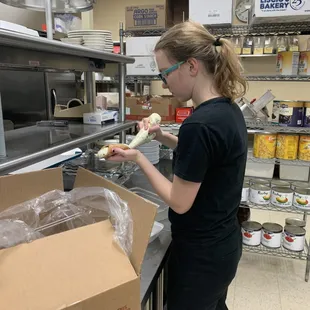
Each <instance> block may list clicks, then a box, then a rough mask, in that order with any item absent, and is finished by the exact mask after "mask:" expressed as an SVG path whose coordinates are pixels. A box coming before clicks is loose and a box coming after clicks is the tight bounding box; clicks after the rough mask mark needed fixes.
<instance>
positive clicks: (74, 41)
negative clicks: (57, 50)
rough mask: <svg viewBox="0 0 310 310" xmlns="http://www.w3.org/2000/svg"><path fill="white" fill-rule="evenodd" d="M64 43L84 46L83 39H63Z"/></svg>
mask: <svg viewBox="0 0 310 310" xmlns="http://www.w3.org/2000/svg"><path fill="white" fill-rule="evenodd" d="M60 40H61V41H62V42H63V43H67V44H73V45H82V42H83V41H82V38H61V39H60Z"/></svg>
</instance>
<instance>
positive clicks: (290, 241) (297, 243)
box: [283, 231, 305, 252]
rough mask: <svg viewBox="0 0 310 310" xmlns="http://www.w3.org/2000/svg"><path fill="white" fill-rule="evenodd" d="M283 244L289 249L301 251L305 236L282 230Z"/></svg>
mask: <svg viewBox="0 0 310 310" xmlns="http://www.w3.org/2000/svg"><path fill="white" fill-rule="evenodd" d="M283 246H284V247H285V248H286V249H288V250H290V251H294V252H301V251H303V249H304V246H305V236H295V235H293V234H289V233H288V232H286V231H284V233H283Z"/></svg>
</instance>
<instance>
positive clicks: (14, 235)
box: [0, 220, 44, 249]
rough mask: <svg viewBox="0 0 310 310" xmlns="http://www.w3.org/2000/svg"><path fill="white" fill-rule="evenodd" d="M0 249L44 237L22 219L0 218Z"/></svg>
mask: <svg viewBox="0 0 310 310" xmlns="http://www.w3.org/2000/svg"><path fill="white" fill-rule="evenodd" d="M0 236H1V237H0V249H4V248H10V247H12V246H15V245H18V244H21V243H26V242H31V241H33V240H36V239H40V238H42V237H44V236H43V235H42V234H40V233H39V232H37V231H35V230H34V229H32V228H31V227H29V226H28V225H26V224H25V223H24V222H23V221H16V220H0Z"/></svg>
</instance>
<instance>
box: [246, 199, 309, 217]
mask: <svg viewBox="0 0 310 310" xmlns="http://www.w3.org/2000/svg"><path fill="white" fill-rule="evenodd" d="M240 205H241V206H242V207H247V208H250V209H256V210H263V211H275V212H284V213H292V214H305V213H307V214H310V210H309V211H303V210H300V209H297V208H295V207H289V208H281V207H276V206H274V205H272V204H268V205H265V206H260V205H257V204H254V203H252V202H243V203H240Z"/></svg>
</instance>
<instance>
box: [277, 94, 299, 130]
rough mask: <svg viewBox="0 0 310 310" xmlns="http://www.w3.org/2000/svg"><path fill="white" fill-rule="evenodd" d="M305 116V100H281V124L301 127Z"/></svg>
mask: <svg viewBox="0 0 310 310" xmlns="http://www.w3.org/2000/svg"><path fill="white" fill-rule="evenodd" d="M303 116H304V102H303V101H289V100H287V101H281V103H280V111H279V125H280V126H286V127H301V126H302V125H303Z"/></svg>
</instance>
